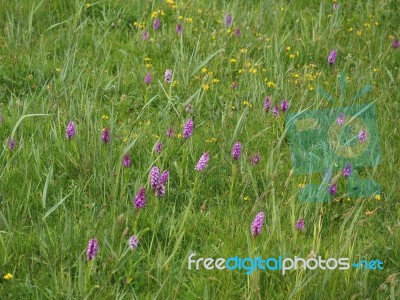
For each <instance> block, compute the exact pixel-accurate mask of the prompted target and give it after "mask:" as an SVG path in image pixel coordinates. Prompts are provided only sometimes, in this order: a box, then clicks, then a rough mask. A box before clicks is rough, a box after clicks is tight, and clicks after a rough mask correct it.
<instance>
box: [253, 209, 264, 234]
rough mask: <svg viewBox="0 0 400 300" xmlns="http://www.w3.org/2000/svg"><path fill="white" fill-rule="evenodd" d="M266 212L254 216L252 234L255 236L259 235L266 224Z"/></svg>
mask: <svg viewBox="0 0 400 300" xmlns="http://www.w3.org/2000/svg"><path fill="white" fill-rule="evenodd" d="M264 220H265V214H264V213H263V212H259V213H258V214H257V215H256V217H255V218H254V221H253V223H252V224H251V234H252V235H253V237H256V236H258V235H259V234H260V233H261V230H262V227H263V225H264Z"/></svg>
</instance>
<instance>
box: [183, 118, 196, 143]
mask: <svg viewBox="0 0 400 300" xmlns="http://www.w3.org/2000/svg"><path fill="white" fill-rule="evenodd" d="M193 127H194V122H193V120H192V119H189V120H187V121H186V124H185V126H184V127H183V134H182V136H183V138H184V139H188V138H190V137H191V136H192V134H193Z"/></svg>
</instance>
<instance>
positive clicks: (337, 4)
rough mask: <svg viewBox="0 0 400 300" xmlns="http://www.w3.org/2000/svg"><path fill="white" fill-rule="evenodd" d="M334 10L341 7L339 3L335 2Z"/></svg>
mask: <svg viewBox="0 0 400 300" xmlns="http://www.w3.org/2000/svg"><path fill="white" fill-rule="evenodd" d="M332 8H333V10H337V9H338V8H339V3H337V2H334V3H333V5H332Z"/></svg>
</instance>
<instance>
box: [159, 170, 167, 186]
mask: <svg viewBox="0 0 400 300" xmlns="http://www.w3.org/2000/svg"><path fill="white" fill-rule="evenodd" d="M168 178H169V172H168V170H164V172H162V174H161V176H160V179H159V181H158V185H165V184H166V183H167V181H168Z"/></svg>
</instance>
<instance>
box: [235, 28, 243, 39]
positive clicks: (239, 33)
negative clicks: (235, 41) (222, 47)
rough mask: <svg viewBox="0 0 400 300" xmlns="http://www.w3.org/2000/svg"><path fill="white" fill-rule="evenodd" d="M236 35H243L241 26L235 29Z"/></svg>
mask: <svg viewBox="0 0 400 300" xmlns="http://www.w3.org/2000/svg"><path fill="white" fill-rule="evenodd" d="M235 35H236V36H237V37H239V36H241V35H242V33H241V32H240V29H239V28H236V29H235Z"/></svg>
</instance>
